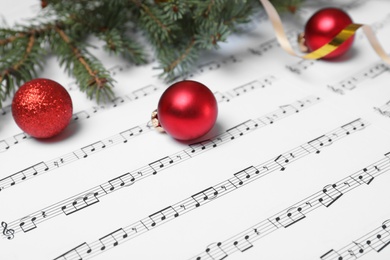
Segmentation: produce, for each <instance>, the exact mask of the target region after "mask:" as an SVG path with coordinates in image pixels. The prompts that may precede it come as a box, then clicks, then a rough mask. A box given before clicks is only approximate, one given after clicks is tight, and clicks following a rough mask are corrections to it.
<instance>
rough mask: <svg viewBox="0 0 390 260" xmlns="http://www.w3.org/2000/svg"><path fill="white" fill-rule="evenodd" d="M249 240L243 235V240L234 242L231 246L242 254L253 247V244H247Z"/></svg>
mask: <svg viewBox="0 0 390 260" xmlns="http://www.w3.org/2000/svg"><path fill="white" fill-rule="evenodd" d="M249 238H250V236H249V235H245V236H244V239H240V240H236V241H234V242H233V245H234V246H235V247H236V249H238V250H240V251H241V252H242V253H243V252H245V251H246V250H248V249H250V248H252V247H253V244H252V243H251V242H249Z"/></svg>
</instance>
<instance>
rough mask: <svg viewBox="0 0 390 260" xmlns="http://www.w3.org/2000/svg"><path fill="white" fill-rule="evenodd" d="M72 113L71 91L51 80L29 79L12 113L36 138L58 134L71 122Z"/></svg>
mask: <svg viewBox="0 0 390 260" xmlns="http://www.w3.org/2000/svg"><path fill="white" fill-rule="evenodd" d="M72 112H73V105H72V100H71V98H70V96H69V93H68V92H67V91H66V89H65V88H64V87H62V86H61V85H60V84H58V83H57V82H55V81H53V80H49V79H34V80H31V81H29V82H26V83H25V84H24V85H22V86H21V87H20V88H19V89H18V91H17V92H16V93H15V96H14V98H13V100H12V115H13V117H14V120H15V122H16V124H17V125H18V126H19V127H20V128H21V129H22V130H23V131H24V132H26V133H27V134H29V135H31V136H33V137H36V138H49V137H52V136H55V135H57V134H59V133H60V132H61V131H62V130H64V129H65V128H66V126H67V125H68V124H69V121H70V119H71V118H72Z"/></svg>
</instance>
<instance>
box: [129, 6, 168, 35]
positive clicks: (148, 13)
mask: <svg viewBox="0 0 390 260" xmlns="http://www.w3.org/2000/svg"><path fill="white" fill-rule="evenodd" d="M131 1H132V2H133V3H134V4H135V5H136V6H138V7H139V8H141V9H142V10H143V11H144V12H145V13H146V14H147V15H148V16H149V17H150V18H151V19H152V20H153V21H154V22H155V23H156V24H157V25H158V26H159V27H160V28H161V29H162V30H163V31H165V32H167V33H169V32H170V29H169V28H168V27H167V26H166V25H165V24H164V23H163V22H162V21H161V20H160V19H158V18H157V17H156V16H155V15H154V14H153V12H152V11H151V10H150V9H149V7H148V6H146V5H145V4H143V3H141V1H139V0H131Z"/></svg>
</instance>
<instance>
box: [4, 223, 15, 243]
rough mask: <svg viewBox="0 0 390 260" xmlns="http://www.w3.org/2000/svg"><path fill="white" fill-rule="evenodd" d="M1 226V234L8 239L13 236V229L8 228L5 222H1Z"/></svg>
mask: <svg viewBox="0 0 390 260" xmlns="http://www.w3.org/2000/svg"><path fill="white" fill-rule="evenodd" d="M1 226H2V227H3V235H4V236H6V237H7V238H8V239H9V240H11V239H13V238H14V237H15V236H14V234H15V231H14V230H13V229H8V225H7V223H5V222H1Z"/></svg>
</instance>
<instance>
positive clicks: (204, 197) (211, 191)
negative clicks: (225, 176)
mask: <svg viewBox="0 0 390 260" xmlns="http://www.w3.org/2000/svg"><path fill="white" fill-rule="evenodd" d="M217 196H218V191H217V190H216V189H215V188H214V187H210V188H207V189H205V190H203V191H201V192H198V193H196V194H194V195H192V196H191V198H192V199H193V200H194V201H195V207H200V206H201V205H202V203H204V202H206V201H208V200H213V199H215V198H216V197H217Z"/></svg>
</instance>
